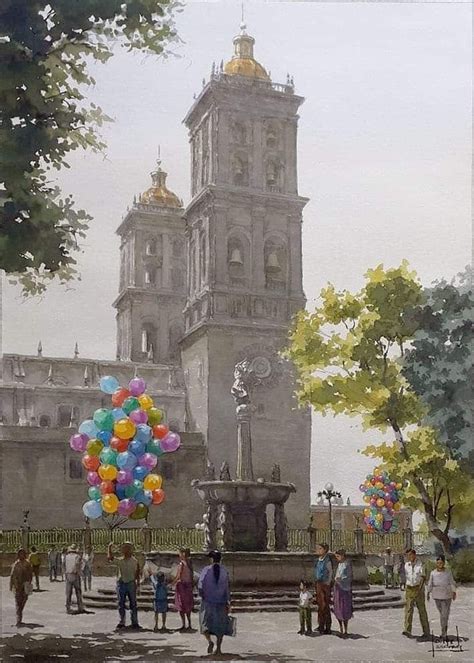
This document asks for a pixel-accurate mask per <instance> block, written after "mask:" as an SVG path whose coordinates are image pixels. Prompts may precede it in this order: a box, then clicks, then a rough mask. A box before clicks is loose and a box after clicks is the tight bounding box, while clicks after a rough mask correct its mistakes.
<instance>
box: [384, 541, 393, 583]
mask: <svg viewBox="0 0 474 663" xmlns="http://www.w3.org/2000/svg"><path fill="white" fill-rule="evenodd" d="M394 566H395V555H394V554H393V553H392V549H391V548H385V552H384V554H383V570H384V576H385V589H388V588H389V587H391V588H393V567H394Z"/></svg>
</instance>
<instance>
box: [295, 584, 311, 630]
mask: <svg viewBox="0 0 474 663" xmlns="http://www.w3.org/2000/svg"><path fill="white" fill-rule="evenodd" d="M312 598H313V595H312V594H311V592H310V591H309V583H307V582H306V580H302V581H301V582H300V595H299V599H298V612H299V613H300V630H299V631H298V635H311V634H312V633H313V623H312V614H311V600H312Z"/></svg>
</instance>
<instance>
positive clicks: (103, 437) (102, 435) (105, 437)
mask: <svg viewBox="0 0 474 663" xmlns="http://www.w3.org/2000/svg"><path fill="white" fill-rule="evenodd" d="M97 439H98V440H100V441H101V442H102V444H103V445H104V447H108V446H109V444H110V440H111V439H112V433H111V432H110V431H109V430H101V431H99V432H98V433H97Z"/></svg>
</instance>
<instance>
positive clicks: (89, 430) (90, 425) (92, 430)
mask: <svg viewBox="0 0 474 663" xmlns="http://www.w3.org/2000/svg"><path fill="white" fill-rule="evenodd" d="M98 432H99V429H98V428H97V426H96V425H95V423H94V422H93V421H92V419H86V420H85V421H83V422H82V424H81V425H80V426H79V433H84V435H87V436H88V437H90V438H91V439H92V438H94V437H97V434H98Z"/></svg>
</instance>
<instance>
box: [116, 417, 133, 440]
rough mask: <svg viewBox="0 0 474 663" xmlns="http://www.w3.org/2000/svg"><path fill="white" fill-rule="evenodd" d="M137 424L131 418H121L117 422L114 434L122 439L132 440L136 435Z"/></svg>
mask: <svg viewBox="0 0 474 663" xmlns="http://www.w3.org/2000/svg"><path fill="white" fill-rule="evenodd" d="M135 430H136V427H135V424H134V423H133V421H131V420H130V419H128V418H127V419H119V420H118V421H116V422H115V426H114V434H115V436H116V437H119V438H120V439H121V440H130V439H131V438H132V437H133V436H134V435H135Z"/></svg>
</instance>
